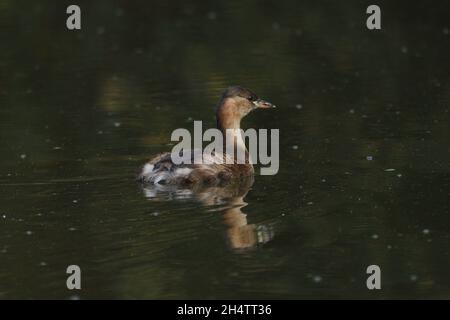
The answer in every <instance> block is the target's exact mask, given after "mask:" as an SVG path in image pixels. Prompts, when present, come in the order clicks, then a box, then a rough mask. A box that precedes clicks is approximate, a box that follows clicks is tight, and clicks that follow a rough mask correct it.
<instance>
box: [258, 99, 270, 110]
mask: <svg viewBox="0 0 450 320" xmlns="http://www.w3.org/2000/svg"><path fill="white" fill-rule="evenodd" d="M253 104H254V105H255V106H256V107H257V108H261V109H271V108H275V105H273V104H272V103H270V102H268V101H265V100H261V99H258V100H256V101H253Z"/></svg>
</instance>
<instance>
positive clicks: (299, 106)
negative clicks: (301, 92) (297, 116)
mask: <svg viewBox="0 0 450 320" xmlns="http://www.w3.org/2000/svg"><path fill="white" fill-rule="evenodd" d="M295 107H296V108H297V109H298V110H300V109H302V108H303V106H302V105H301V104H297V105H296V106H295Z"/></svg>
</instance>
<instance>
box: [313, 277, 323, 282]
mask: <svg viewBox="0 0 450 320" xmlns="http://www.w3.org/2000/svg"><path fill="white" fill-rule="evenodd" d="M313 281H314V282H315V283H319V282H322V277H321V276H314V277H313Z"/></svg>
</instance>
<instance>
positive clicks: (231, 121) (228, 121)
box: [217, 101, 248, 158]
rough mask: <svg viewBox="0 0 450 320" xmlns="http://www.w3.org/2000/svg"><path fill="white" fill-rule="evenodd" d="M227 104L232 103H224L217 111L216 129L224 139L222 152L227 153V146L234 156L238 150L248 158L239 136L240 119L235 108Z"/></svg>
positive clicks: (242, 140) (243, 143) (240, 135)
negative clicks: (230, 148) (230, 147)
mask: <svg viewBox="0 0 450 320" xmlns="http://www.w3.org/2000/svg"><path fill="white" fill-rule="evenodd" d="M227 103H232V102H227V101H224V102H223V103H222V104H221V106H220V107H219V109H218V111H217V129H219V130H220V131H221V132H222V135H223V137H224V141H223V143H224V150H225V152H227V149H226V148H227V145H229V146H231V145H232V146H233V150H234V156H236V154H237V152H238V150H242V151H244V152H245V155H246V158H248V151H247V148H246V146H245V142H244V139H243V138H242V134H241V117H240V116H239V115H237V113H236V111H235V110H236V108H234V107H233V106H232V105H227ZM227 153H228V152H227Z"/></svg>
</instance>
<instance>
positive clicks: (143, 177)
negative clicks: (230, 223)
mask: <svg viewBox="0 0 450 320" xmlns="http://www.w3.org/2000/svg"><path fill="white" fill-rule="evenodd" d="M269 108H275V106H274V105H273V104H272V103H270V102H267V101H265V100H262V99H260V98H259V97H258V96H257V95H256V94H255V93H253V92H252V91H251V90H249V89H246V88H243V87H241V86H231V87H228V88H227V89H226V90H225V91H224V93H223V94H222V97H221V99H220V101H219V103H218V105H217V110H216V119H217V129H219V130H220V131H221V132H222V134H223V137H224V140H223V143H224V148H223V150H224V151H223V154H218V153H215V154H214V155H213V156H212V159H206V161H203V162H202V163H201V164H197V163H194V161H191V164H175V163H174V162H173V160H172V157H171V153H170V152H166V153H162V154H159V155H157V156H155V157H153V158H152V159H150V160H149V161H148V162H147V163H146V164H145V165H144V166H143V167H142V169H141V172H140V174H139V176H138V180H140V181H141V182H143V183H149V184H159V185H182V186H195V185H204V186H215V185H222V184H224V183H229V182H230V181H236V180H239V179H242V178H245V177H249V176H253V173H254V170H253V164H252V163H251V161H250V159H249V153H248V151H247V148H246V146H245V142H244V140H243V138H242V136H241V134H240V131H239V129H240V127H241V120H242V119H243V118H244V117H245V116H246V115H247V114H249V113H250V112H251V111H253V110H255V109H269ZM228 129H231V130H232V132H236V134H234V135H233V136H227V130H228ZM227 139H231V141H228V140H227ZM227 143H228V144H231V145H232V146H233V149H234V150H235V152H234V154H233V155H230V154H227V151H226V150H227V148H226V147H225V146H226V145H227ZM239 150H241V151H242V152H243V153H244V154H245V162H244V163H241V162H240V163H237V162H238V161H237V159H236V158H237V154H238V152H239ZM189 153H190V155H189V154H188V156H190V157H191V159H192V160H193V159H194V155H195V151H194V150H190V151H189ZM230 157H231V159H232V160H231V161H226V162H225V161H223V162H224V163H219V162H218V161H216V160H217V159H230ZM230 162H231V163H230Z"/></svg>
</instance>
